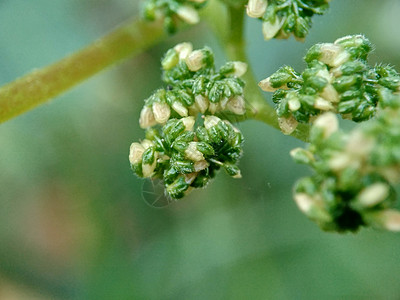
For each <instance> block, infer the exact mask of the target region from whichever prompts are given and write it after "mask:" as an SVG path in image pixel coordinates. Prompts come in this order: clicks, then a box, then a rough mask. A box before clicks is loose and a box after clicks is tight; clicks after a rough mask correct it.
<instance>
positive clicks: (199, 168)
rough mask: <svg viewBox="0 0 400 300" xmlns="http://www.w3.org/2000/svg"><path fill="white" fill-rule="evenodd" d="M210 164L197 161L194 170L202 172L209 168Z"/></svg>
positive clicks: (204, 161)
mask: <svg viewBox="0 0 400 300" xmlns="http://www.w3.org/2000/svg"><path fill="white" fill-rule="evenodd" d="M209 165H210V164H209V163H208V162H207V161H206V160H199V161H196V162H195V163H194V165H193V168H194V170H195V171H196V172H200V171H202V170H204V169H206V168H208V166H209Z"/></svg>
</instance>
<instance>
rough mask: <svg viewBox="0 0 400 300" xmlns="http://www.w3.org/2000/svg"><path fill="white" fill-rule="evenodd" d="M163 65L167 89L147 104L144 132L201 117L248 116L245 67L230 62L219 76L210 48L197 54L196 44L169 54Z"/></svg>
mask: <svg viewBox="0 0 400 300" xmlns="http://www.w3.org/2000/svg"><path fill="white" fill-rule="evenodd" d="M161 65H162V68H163V81H164V82H165V83H166V84H167V87H166V88H163V89H159V90H157V91H156V92H155V93H154V94H153V95H151V96H150V97H149V98H148V99H146V100H145V105H144V107H143V109H142V111H141V114H140V121H139V123H140V126H141V128H147V127H151V126H154V125H155V124H165V123H166V121H168V120H169V119H170V118H182V117H187V116H196V115H197V114H198V113H201V114H215V113H219V112H222V111H228V112H231V113H233V114H237V115H243V114H244V113H245V112H246V108H245V101H244V97H243V88H244V82H243V81H242V80H241V79H240V76H242V75H243V74H244V73H245V72H246V70H247V65H246V64H245V63H243V62H228V63H226V64H225V65H224V66H222V67H221V68H220V69H219V71H218V72H217V71H216V70H215V66H214V55H213V53H212V51H211V50H210V49H209V48H207V47H206V48H203V49H200V50H194V51H193V47H192V44H190V43H181V44H178V45H176V46H175V47H174V48H172V49H170V50H168V51H167V53H166V54H165V56H164V58H163V59H162V61H161Z"/></svg>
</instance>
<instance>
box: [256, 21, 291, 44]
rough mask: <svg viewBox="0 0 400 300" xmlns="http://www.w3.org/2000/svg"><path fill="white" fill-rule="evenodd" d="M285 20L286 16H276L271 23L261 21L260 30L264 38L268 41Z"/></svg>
mask: <svg viewBox="0 0 400 300" xmlns="http://www.w3.org/2000/svg"><path fill="white" fill-rule="evenodd" d="M285 20H286V18H283V19H282V20H279V18H278V17H277V16H276V17H275V21H274V22H273V23H271V22H270V21H265V22H263V24H262V32H263V35H264V40H266V41H268V40H270V39H272V38H273V37H274V36H275V35H276V34H277V33H278V31H279V30H281V27H282V25H283V23H284V21H285Z"/></svg>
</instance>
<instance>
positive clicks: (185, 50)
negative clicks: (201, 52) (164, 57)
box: [174, 43, 193, 59]
mask: <svg viewBox="0 0 400 300" xmlns="http://www.w3.org/2000/svg"><path fill="white" fill-rule="evenodd" d="M174 50H175V51H176V52H178V54H179V59H186V57H188V56H189V54H190V53H191V52H192V51H193V45H192V44H191V43H180V44H178V45H176V46H175V47H174Z"/></svg>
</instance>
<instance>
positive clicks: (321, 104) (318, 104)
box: [314, 97, 333, 110]
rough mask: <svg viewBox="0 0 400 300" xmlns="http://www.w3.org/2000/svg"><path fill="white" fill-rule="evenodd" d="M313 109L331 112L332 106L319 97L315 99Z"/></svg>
mask: <svg viewBox="0 0 400 300" xmlns="http://www.w3.org/2000/svg"><path fill="white" fill-rule="evenodd" d="M314 107H315V108H316V109H320V110H332V109H333V106H332V104H331V103H330V102H329V101H327V100H325V99H324V98H321V97H317V99H315V102H314Z"/></svg>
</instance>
